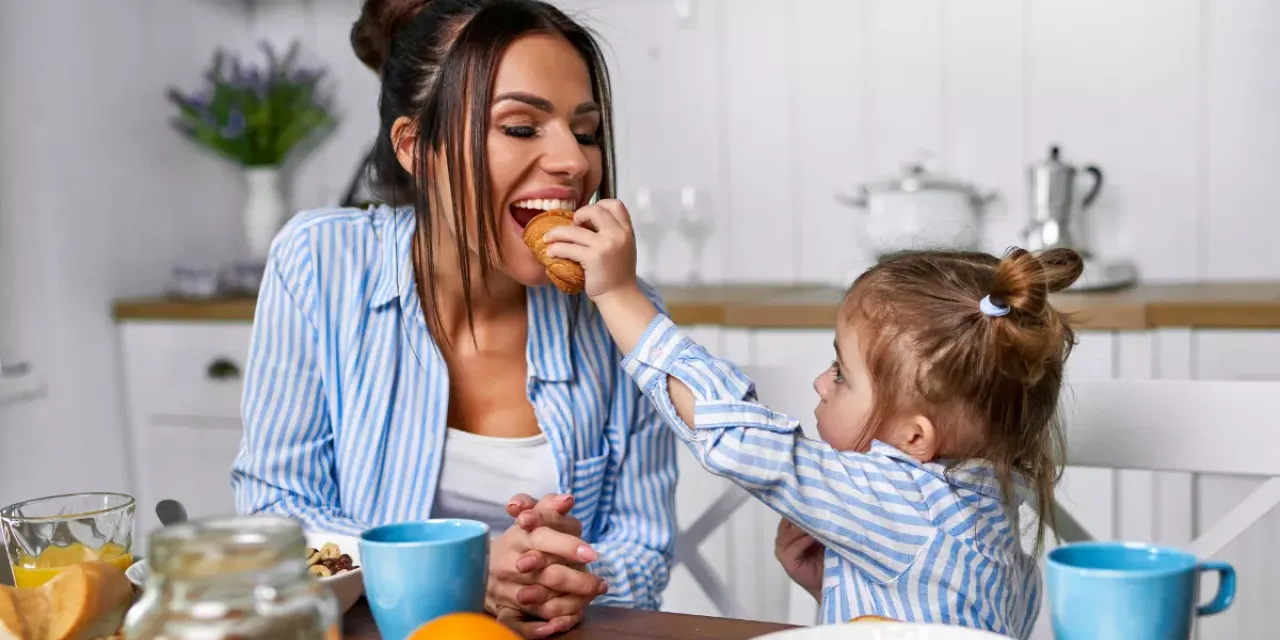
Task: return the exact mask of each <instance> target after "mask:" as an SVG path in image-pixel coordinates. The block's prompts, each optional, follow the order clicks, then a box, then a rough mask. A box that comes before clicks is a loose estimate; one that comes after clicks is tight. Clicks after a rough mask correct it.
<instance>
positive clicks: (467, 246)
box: [232, 0, 676, 637]
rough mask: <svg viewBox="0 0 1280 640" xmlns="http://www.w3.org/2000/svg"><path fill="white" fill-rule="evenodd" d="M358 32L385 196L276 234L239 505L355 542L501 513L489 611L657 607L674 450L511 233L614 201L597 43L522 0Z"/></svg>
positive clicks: (257, 329) (563, 624)
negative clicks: (382, 529) (376, 95)
mask: <svg viewBox="0 0 1280 640" xmlns="http://www.w3.org/2000/svg"><path fill="white" fill-rule="evenodd" d="M369 33H375V34H377V36H376V37H374V38H370V37H368V34H369ZM352 39H353V43H354V44H356V46H357V49H358V50H361V53H362V54H363V55H364V56H369V55H375V56H376V57H377V59H375V60H374V62H375V66H377V67H380V68H381V69H382V87H381V96H380V102H379V110H380V119H381V127H380V133H379V137H378V141H377V146H376V148H375V150H374V157H375V166H376V169H377V174H378V183H379V184H380V185H382V186H383V187H385V190H386V192H387V201H388V202H389V203H390V205H389V206H382V207H377V208H373V209H370V210H367V211H365V210H356V209H339V210H329V211H313V212H306V213H302V214H299V215H298V216H297V217H295V218H294V219H293V220H292V221H290V223H289V224H288V225H287V226H286V227H285V229H283V230H282V231H281V232H280V235H279V236H278V237H277V238H276V240H275V242H274V245H273V247H272V250H271V255H270V259H269V261H268V264H267V270H266V273H265V275H264V284H263V287H262V291H261V292H260V294H259V300H258V312H257V317H256V319H255V322H254V336H253V341H252V345H251V348H250V354H249V361H248V366H247V367H246V379H245V395H244V402H243V413H244V421H245V435H244V442H243V445H242V447H241V452H240V455H239V456H238V457H237V460H236V462H235V465H234V468H233V471H232V477H233V486H234V489H235V493H236V500H237V506H238V509H239V510H240V511H241V512H244V513H256V512H276V513H284V514H288V515H290V516H293V517H295V518H298V519H301V520H303V521H304V522H305V523H306V525H307V526H308V527H310V528H316V529H323V530H331V531H345V532H358V531H360V530H362V529H364V528H367V527H369V526H374V525H378V524H382V523H386V522H394V521H404V520H417V519H425V518H428V517H467V518H472V519H479V520H484V521H486V522H489V523H490V524H491V527H492V528H493V532H494V534H495V535H494V537H493V539H492V542H491V549H490V566H489V588H488V594H487V597H486V607H487V608H488V609H489V611H490V612H491V613H494V614H495V615H498V616H499V618H500V619H502V620H504V621H506V622H508V623H509V624H512V625H513V626H515V627H516V628H517V629H518V630H520V631H521V632H522V633H523V634H524V635H526V636H527V637H544V636H547V635H551V634H553V633H558V632H560V631H564V630H567V629H568V628H570V627H571V626H573V625H574V624H576V623H577V622H578V621H579V620H580V619H581V616H582V610H583V608H584V607H585V606H586V605H587V603H589V602H591V601H592V600H593V599H595V598H596V597H597V596H599V595H601V594H604V593H606V591H607V596H604V597H603V598H601V599H600V600H597V601H598V602H599V601H604V602H608V603H610V604H618V605H624V606H632V607H637V608H656V607H657V606H658V605H659V602H660V600H659V597H660V594H661V592H662V590H663V589H664V588H665V587H666V584H667V579H668V567H669V563H670V559H671V554H672V539H673V537H674V524H673V503H674V487H675V482H676V463H675V460H676V458H675V443H674V441H673V440H672V438H671V436H670V433H669V431H668V430H667V429H664V428H663V427H662V426H661V424H660V421H659V418H658V417H657V415H656V413H655V411H654V409H653V407H652V406H651V405H650V404H648V402H647V401H646V400H644V399H643V397H642V395H641V394H640V392H639V390H638V389H637V388H636V386H635V385H634V383H632V382H630V380H629V379H628V378H627V376H626V375H625V373H624V372H623V370H622V368H621V354H619V353H618V351H617V350H616V347H614V345H613V343H612V341H611V340H610V338H609V335H608V333H607V331H606V330H605V328H604V326H603V324H602V322H601V320H600V318H599V315H598V314H597V313H596V312H595V311H594V309H593V308H592V307H591V306H590V304H589V303H588V302H587V301H586V298H585V296H570V295H566V294H563V293H561V292H560V291H558V290H556V289H555V288H554V287H551V286H549V285H548V280H547V277H546V274H545V272H544V269H543V267H542V265H541V264H539V263H538V261H537V260H536V259H535V258H534V256H533V254H532V253H531V252H530V251H529V250H528V248H526V247H525V245H524V243H523V241H522V239H521V229H522V227H523V225H524V224H525V223H527V222H528V221H529V219H530V218H532V217H533V216H534V215H536V214H538V213H539V212H540V210H543V209H548V208H568V209H576V208H579V207H581V206H583V205H585V204H587V203H588V202H589V200H590V198H591V197H592V196H593V195H594V194H597V193H598V194H599V195H600V196H601V197H602V198H605V197H610V196H611V194H612V190H613V181H612V176H611V172H612V169H613V166H612V158H611V156H612V149H611V136H610V122H609V117H610V105H609V88H608V79H607V75H606V71H605V65H604V63H603V59H602V57H601V55H600V52H599V49H598V47H597V45H596V43H595V42H594V40H593V39H592V37H591V36H590V35H589V34H588V33H587V32H586V31H584V30H583V29H582V28H581V27H580V26H578V25H577V24H575V23H574V22H573V21H571V20H570V19H569V18H567V17H566V16H565V15H564V14H563V13H561V12H560V11H558V10H557V9H555V8H553V7H551V6H550V5H548V4H545V3H542V2H535V1H532V0H491V1H485V0H434V1H431V2H417V3H409V2H405V1H404V0H390V1H385V2H379V1H375V0H368V1H367V2H366V3H365V6H364V13H363V15H362V17H361V20H360V22H357V23H356V26H355V29H353V37H352ZM378 42H382V43H385V49H379V48H377V47H376V46H374V47H372V48H371V44H370V43H373V44H376V43H378ZM396 205H399V206H396ZM408 205H411V206H408ZM544 494H550V495H548V497H547V498H545V499H543V500H541V501H539V502H538V503H537V504H536V506H535V504H534V500H533V499H532V498H530V497H529V495H544ZM513 496H514V497H513ZM513 516H518V518H516V520H517V522H518V524H516V525H514V526H513V525H512V522H513V518H512V517H513Z"/></svg>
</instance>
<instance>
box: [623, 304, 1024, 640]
mask: <svg viewBox="0 0 1280 640" xmlns="http://www.w3.org/2000/svg"><path fill="white" fill-rule="evenodd" d="M623 363H624V366H625V367H626V369H627V372H628V373H629V374H631V376H632V377H634V378H635V380H636V382H637V383H638V384H639V385H640V388H641V389H643V390H644V392H645V393H646V394H647V395H648V396H649V398H650V399H651V400H653V401H654V403H655V404H656V405H657V406H658V408H659V412H660V413H661V414H662V415H663V417H664V418H665V419H666V422H667V423H668V424H669V425H671V426H672V427H673V429H672V431H674V432H675V433H676V434H677V435H678V436H679V437H680V439H681V440H683V441H684V442H685V444H687V445H688V446H689V448H690V449H691V450H692V451H693V453H694V455H695V456H696V457H697V458H698V460H699V461H700V462H701V463H702V466H703V467H704V468H706V469H707V470H708V471H710V472H711V473H714V474H716V475H720V476H724V477H726V478H729V479H730V480H732V481H733V482H735V483H737V484H739V485H741V486H742V487H743V488H745V489H746V490H748V491H749V492H751V493H752V494H753V495H754V496H755V497H756V498H758V499H760V500H762V501H763V502H764V503H765V504H767V505H769V506H770V507H771V508H773V510H775V511H777V512H778V513H780V514H781V515H783V516H784V517H786V518H788V519H790V520H791V521H793V522H795V523H796V524H797V525H798V526H800V527H801V528H803V529H804V530H805V531H806V532H808V533H809V534H810V535H812V536H813V537H814V538H815V539H817V540H818V541H819V542H821V543H822V544H823V545H825V546H826V554H825V558H824V567H825V570H824V574H823V580H822V608H821V616H822V620H823V622H825V623H828V624H833V623H838V622H843V621H846V620H849V619H850V618H853V617H855V616H860V615H868V614H872V615H880V616H886V617H890V618H896V619H899V620H906V621H913V622H915V621H919V622H934V623H942V624H952V625H962V626H967V627H977V628H980V629H985V630H988V631H993V632H995V633H999V634H1003V635H1007V636H1015V637H1019V638H1026V637H1027V636H1029V635H1030V633H1031V629H1032V626H1033V624H1034V622H1035V618H1036V615H1037V613H1038V612H1039V602H1040V598H1039V590H1040V573H1039V568H1038V567H1037V565H1036V562H1035V561H1034V560H1033V559H1032V557H1031V556H1030V555H1028V554H1027V553H1026V552H1025V551H1024V550H1023V549H1022V545H1021V540H1020V537H1019V533H1020V532H1019V528H1018V522H1017V509H1016V508H1006V506H1005V501H1003V500H1002V499H1001V491H1000V487H999V483H998V482H997V481H996V479H995V475H994V473H993V472H992V469H991V467H990V465H988V464H985V463H982V462H979V461H967V462H963V463H960V464H958V465H952V466H950V467H949V466H948V465H946V464H943V463H939V462H934V463H921V462H919V461H917V460H915V459H913V458H911V457H910V456H908V455H906V454H904V453H902V452H901V451H899V450H897V449H895V448H894V447H891V446H889V445H887V444H885V443H883V442H875V443H873V444H872V447H871V450H870V451H869V452H868V453H865V454H863V453H855V452H847V451H836V450H835V449H833V448H831V447H830V446H829V445H827V444H826V443H824V442H821V441H817V440H812V439H809V438H806V437H804V435H803V432H802V431H800V428H799V423H798V422H796V421H795V420H793V419H791V418H790V417H788V416H785V415H782V414H780V413H777V412H775V411H772V410H770V409H769V408H767V407H765V406H762V405H760V404H758V403H756V402H755V401H754V399H755V389H754V387H753V385H752V383H751V381H750V380H748V379H747V378H746V377H745V376H744V375H743V374H742V373H741V372H740V371H738V369H737V368H735V367H734V366H733V364H731V363H729V362H726V361H724V360H720V359H717V358H715V357H714V356H712V355H711V354H709V353H708V352H707V351H706V349H704V348H702V347H701V346H699V345H697V344H696V343H694V342H693V341H691V340H690V339H689V338H688V337H687V336H686V335H685V334H684V333H682V332H681V331H680V330H679V329H678V328H677V327H676V326H675V325H674V324H672V322H671V320H670V319H669V318H667V317H666V316H665V315H659V316H658V317H657V318H656V319H655V320H654V321H653V323H651V324H650V326H649V328H648V329H647V330H646V332H645V334H644V336H643V337H642V338H641V341H640V343H639V345H637V347H636V349H635V350H634V351H633V352H632V353H631V354H629V355H628V356H627V358H626V359H625V360H624V361H623ZM667 376H672V377H675V378H676V379H678V380H680V381H681V382H683V383H685V385H687V386H688V387H689V389H690V390H691V391H692V392H693V394H694V397H695V399H696V402H695V409H694V423H695V424H694V425H693V426H692V427H690V426H688V425H686V424H685V423H684V422H683V421H682V420H681V419H680V417H679V415H678V414H677V413H676V410H675V407H674V405H672V403H671V398H670V396H669V395H668V393H667ZM1015 486H1016V487H1017V489H1015V491H1016V493H1017V494H1018V497H1019V498H1020V499H1021V498H1025V495H1026V493H1025V483H1023V482H1020V481H1019V482H1017V483H1016V485H1015ZM1019 502H1020V500H1019Z"/></svg>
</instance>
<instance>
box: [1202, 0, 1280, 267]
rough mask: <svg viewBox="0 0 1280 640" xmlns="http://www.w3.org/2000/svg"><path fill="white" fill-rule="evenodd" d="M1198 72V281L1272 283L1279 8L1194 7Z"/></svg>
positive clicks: (1278, 158) (1277, 258) (1249, 4)
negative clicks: (1274, 63)
mask: <svg viewBox="0 0 1280 640" xmlns="http://www.w3.org/2000/svg"><path fill="white" fill-rule="evenodd" d="M1201 21H1202V22H1201V30H1202V33H1203V36H1202V37H1203V39H1204V43H1203V45H1202V53H1201V55H1202V56H1203V57H1204V68H1205V75H1204V78H1203V86H1202V87H1201V91H1200V97H1201V101H1202V104H1203V105H1204V106H1203V110H1204V113H1203V119H1202V121H1201V122H1200V135H1201V136H1202V137H1203V140H1204V143H1203V144H1204V153H1205V158H1206V162H1205V163H1204V174H1203V175H1202V176H1201V179H1202V180H1203V181H1204V185H1203V188H1202V195H1203V200H1202V202H1201V207H1200V216H1199V222H1200V225H1201V226H1200V229H1201V231H1202V233H1203V235H1202V240H1201V242H1202V248H1201V251H1202V252H1203V253H1204V259H1203V261H1202V262H1203V267H1204V269H1203V276H1204V277H1206V278H1216V279H1260V278H1273V279H1274V278H1275V277H1276V275H1277V274H1280V252H1277V251H1275V248H1274V243H1272V242H1271V241H1270V237H1271V236H1272V235H1273V232H1272V231H1271V230H1272V229H1274V228H1275V227H1274V226H1273V225H1275V224H1276V222H1275V203H1274V198H1272V197H1271V193H1272V189H1273V188H1274V184H1275V181H1274V176H1275V168H1276V167H1277V166H1280V121H1277V120H1276V119H1275V118H1274V117H1271V114H1274V113H1276V110H1277V106H1278V105H1280V74H1276V73H1274V72H1273V71H1271V70H1270V69H1268V65H1266V64H1265V63H1264V62H1263V61H1264V60H1276V59H1280V3H1275V2H1267V1H1266V0H1250V1H1246V2H1210V1H1209V0H1204V2H1202V3H1201Z"/></svg>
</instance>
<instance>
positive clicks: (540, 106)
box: [493, 91, 600, 115]
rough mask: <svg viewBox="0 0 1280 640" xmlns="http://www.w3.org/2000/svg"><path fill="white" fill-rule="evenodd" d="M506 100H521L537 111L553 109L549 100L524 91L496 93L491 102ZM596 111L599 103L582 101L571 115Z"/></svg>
mask: <svg viewBox="0 0 1280 640" xmlns="http://www.w3.org/2000/svg"><path fill="white" fill-rule="evenodd" d="M507 100H512V101H515V102H522V103H524V104H527V105H529V106H531V107H533V108H534V109H537V110H539V111H545V112H547V113H551V112H552V111H553V110H554V109H555V105H553V104H551V101H550V100H547V99H546V98H541V97H538V96H535V95H533V94H531V93H525V92H524V91H508V92H506V93H501V94H498V96H497V97H496V98H494V99H493V103H494V104H498V103H499V102H505V101H507ZM598 111H600V105H598V104H596V103H594V102H584V103H582V104H580V105H578V107H577V108H576V109H574V110H573V115H582V114H584V113H595V112H598Z"/></svg>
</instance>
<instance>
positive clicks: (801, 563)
mask: <svg viewBox="0 0 1280 640" xmlns="http://www.w3.org/2000/svg"><path fill="white" fill-rule="evenodd" d="M826 550H827V548H826V547H824V546H822V543H821V542H818V541H817V540H815V539H813V536H810V535H809V534H807V533H805V532H804V530H802V529H801V528H800V527H797V526H796V525H794V524H792V522H791V521H790V520H788V519H786V518H783V519H782V520H780V521H778V535H777V536H776V537H775V538H774V539H773V555H774V557H776V558H777V559H778V562H780V563H782V568H783V569H786V571H787V575H788V576H791V579H792V580H795V581H796V584H798V585H800V586H801V587H804V590H805V591H808V592H809V594H810V595H812V596H813V599H814V600H817V601H819V602H821V601H822V559H823V555H824V554H825V553H826Z"/></svg>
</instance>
